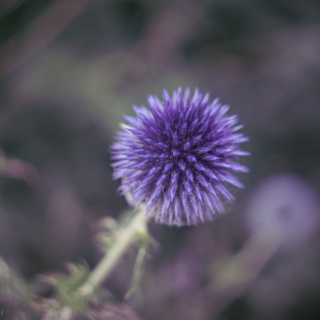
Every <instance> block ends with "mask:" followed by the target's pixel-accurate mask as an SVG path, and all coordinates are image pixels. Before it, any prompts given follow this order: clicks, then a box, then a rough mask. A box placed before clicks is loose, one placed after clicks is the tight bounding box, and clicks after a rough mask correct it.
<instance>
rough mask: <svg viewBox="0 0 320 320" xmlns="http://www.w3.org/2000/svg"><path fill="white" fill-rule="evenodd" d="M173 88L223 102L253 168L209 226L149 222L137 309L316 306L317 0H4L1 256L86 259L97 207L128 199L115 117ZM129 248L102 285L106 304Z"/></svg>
mask: <svg viewBox="0 0 320 320" xmlns="http://www.w3.org/2000/svg"><path fill="white" fill-rule="evenodd" d="M179 85H181V86H182V88H183V89H184V88H185V87H186V86H189V87H190V89H191V90H192V91H193V90H194V88H195V87H199V89H200V91H202V92H206V91H208V92H210V93H211V97H212V98H215V97H216V96H219V97H220V98H221V101H222V102H223V103H228V104H230V106H231V111H230V114H238V116H239V119H240V123H243V124H244V125H245V128H244V129H243V132H244V133H245V134H246V135H247V136H249V137H250V142H249V143H246V144H245V145H244V146H243V149H244V150H248V151H250V152H251V154H252V156H251V157H248V158H246V159H244V160H241V162H242V163H243V164H245V165H247V166H249V167H250V173H249V174H246V175H243V176H240V177H239V178H240V180H241V181H242V182H243V183H244V184H245V185H246V188H245V189H244V190H240V191H237V190H233V191H234V194H235V196H236V198H237V200H236V202H235V204H234V205H233V206H230V209H229V212H228V214H227V215H223V216H222V217H219V218H217V219H216V220H215V221H214V222H213V223H206V224H204V225H200V226H197V227H189V228H180V229H178V228H168V227H166V226H161V225H156V224H154V223H152V224H151V226H150V232H151V234H152V236H153V237H154V238H155V240H156V241H157V242H158V243H159V247H158V248H157V249H154V250H152V251H151V254H150V258H149V259H148V261H147V263H146V267H145V272H144V276H143V281H142V285H141V290H140V291H139V293H138V294H137V295H136V297H135V299H134V301H130V303H131V305H132V308H134V312H135V313H136V314H137V317H139V318H141V319H143V320H151V319H152V320H160V319H168V320H171V319H172V320H174V319H177V320H179V319H184V320H189V319H190V320H194V319H197V320H209V319H216V320H241V319H252V320H256V319H258V320H264V319H266V320H269V319H272V320H277V319H281V320H287V319H288V320H300V319H301V320H302V319H303V320H305V319H308V320H309V319H311V320H312V319H320V224H319V219H318V216H319V214H320V207H319V203H318V197H319V193H320V107H319V104H320V2H319V1H318V0H304V1H299V0H291V1H289V0H162V1H161V0H154V1H147V0H1V1H0V148H1V149H0V150H1V152H0V174H1V177H0V254H1V256H2V257H3V258H4V259H5V260H6V261H7V262H8V263H9V264H10V265H11V266H13V267H14V268H16V269H17V270H20V273H21V275H22V276H23V277H24V278H25V279H26V280H27V281H28V282H30V283H32V281H34V280H35V279H36V278H37V275H38V274H39V273H43V272H52V271H57V270H64V269H65V262H66V261H69V262H70V261H71V262H80V261H84V260H85V261H86V262H87V263H88V264H89V266H90V267H93V266H94V265H95V264H96V263H97V261H98V260H99V258H100V257H101V254H100V253H99V252H98V251H97V250H96V248H95V246H94V243H93V237H94V235H95V233H96V229H97V221H98V219H99V218H102V217H105V216H112V217H118V216H119V215H120V214H121V212H123V210H125V209H126V208H127V204H126V201H125V199H124V198H123V197H120V196H119V195H117V193H116V189H117V187H118V186H119V181H112V169H111V167H110V149H109V146H110V144H111V143H112V141H113V136H114V133H115V131H116V130H117V129H118V124H119V122H120V121H121V120H122V115H123V114H129V115H133V111H132V108H131V106H132V104H137V105H140V104H146V95H148V94H149V93H151V94H155V95H161V92H162V89H163V88H166V89H167V90H168V91H170V92H172V90H176V89H177V87H178V86H179ZM135 254H136V251H135V249H132V251H130V252H129V253H128V254H127V255H126V256H125V257H124V259H123V261H122V262H121V263H120V264H119V266H118V267H117V269H116V270H115V271H114V272H113V274H112V277H111V278H110V279H109V280H108V282H107V284H106V285H107V287H108V289H109V290H110V291H111V292H112V294H113V295H114V299H115V301H118V302H121V301H122V299H123V296H124V294H125V292H126V289H127V288H128V286H129V284H130V279H131V274H132V266H133V263H134V259H135ZM0 298H1V295H0ZM1 306H3V307H1ZM6 308H7V307H6V305H5V304H4V302H1V299H0V309H3V310H4V311H5V312H6ZM7 312H8V313H7V314H10V312H9V311H7ZM4 315H5V314H4ZM8 319H9V317H8Z"/></svg>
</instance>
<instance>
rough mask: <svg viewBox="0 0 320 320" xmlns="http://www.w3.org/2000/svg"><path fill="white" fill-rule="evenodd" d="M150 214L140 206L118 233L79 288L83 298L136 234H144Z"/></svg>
mask: <svg viewBox="0 0 320 320" xmlns="http://www.w3.org/2000/svg"><path fill="white" fill-rule="evenodd" d="M151 216H152V215H151V214H148V215H146V207H145V206H144V205H141V206H140V208H139V209H138V211H137V213H136V214H135V216H134V217H133V218H132V220H131V221H130V222H129V224H128V225H127V226H126V227H124V228H123V229H122V230H120V231H119V233H118V235H117V238H116V240H115V242H114V244H113V246H112V247H111V248H110V250H108V252H107V253H106V254H105V256H104V257H103V258H102V260H101V261H100V262H99V263H98V264H97V266H96V267H95V268H94V269H93V270H92V271H91V273H90V274H89V276H88V279H87V280H86V282H85V283H84V284H83V285H82V286H81V287H80V289H79V292H80V294H81V295H83V296H89V295H91V294H92V293H93V291H94V290H95V289H96V288H97V287H98V286H99V284H101V283H102V282H103V281H104V280H105V279H106V278H107V277H108V276H109V275H110V273H111V271H112V270H113V268H114V267H115V266H116V264H117V263H118V262H119V260H120V258H121V257H122V255H123V254H124V253H125V252H126V251H127V249H128V248H129V247H130V246H131V244H132V241H133V239H134V238H135V236H136V235H137V233H138V232H140V231H142V232H145V230H146V227H147V224H148V221H149V220H150V218H151Z"/></svg>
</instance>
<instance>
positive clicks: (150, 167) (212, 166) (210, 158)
mask: <svg viewBox="0 0 320 320" xmlns="http://www.w3.org/2000/svg"><path fill="white" fill-rule="evenodd" d="M209 99H210V96H209V94H208V93H207V94H205V95H204V96H203V95H202V93H200V92H199V91H198V89H196V90H195V93H194V95H193V98H192V99H191V100H190V91H189V88H187V89H186V91H185V93H184V96H183V95H182V91H181V88H179V89H178V90H177V91H174V92H173V96H172V98H171V97H170V96H169V94H168V93H167V91H165V90H163V102H161V101H160V100H159V99H158V97H156V96H152V95H149V96H148V97H147V100H148V105H149V109H148V108H146V107H145V106H141V107H140V108H139V107H137V106H133V109H134V111H135V113H136V114H137V117H129V116H124V119H125V120H126V121H127V122H128V123H129V125H127V124H123V123H122V124H121V125H120V126H121V128H122V131H120V132H118V136H117V140H118V141H117V142H116V143H114V144H113V145H112V146H111V148H112V150H113V151H112V153H113V156H112V159H114V160H116V162H115V163H113V164H112V166H113V167H114V168H115V171H114V179H118V178H123V180H122V185H121V186H120V192H121V193H122V194H125V193H127V192H128V193H130V194H131V196H132V203H131V204H132V205H135V206H136V207H137V206H139V205H140V204H141V203H145V204H146V206H147V209H146V210H147V214H153V215H154V216H155V220H156V221H157V222H160V223H166V224H168V225H177V226H183V225H195V224H197V223H198V222H200V221H201V222H204V221H205V220H212V219H213V217H214V215H215V214H216V213H217V212H218V213H221V212H223V211H224V208H223V204H222V200H221V199H222V198H225V199H226V200H228V201H232V200H234V197H233V195H232V194H231V193H230V192H229V191H228V189H227V188H226V187H225V185H226V184H231V185H233V186H236V187H239V188H243V185H242V184H241V183H240V182H239V181H238V180H237V179H236V177H235V176H233V175H232V173H238V172H247V171H248V169H247V167H245V166H243V165H240V164H238V163H237V162H235V161H236V160H237V159H238V158H239V157H240V156H247V155H249V153H248V152H245V151H241V150H240V149H239V145H240V144H241V143H242V142H245V141H248V138H247V137H245V136H244V135H243V134H239V133H235V132H236V131H238V130H239V129H241V128H242V125H238V126H236V123H237V121H238V120H237V116H236V115H234V116H231V117H229V116H227V115H226V113H227V111H228V109H229V107H228V106H227V105H221V104H220V103H219V100H218V99H215V100H214V101H213V102H211V103H209Z"/></svg>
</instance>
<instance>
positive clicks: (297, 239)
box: [247, 174, 320, 246]
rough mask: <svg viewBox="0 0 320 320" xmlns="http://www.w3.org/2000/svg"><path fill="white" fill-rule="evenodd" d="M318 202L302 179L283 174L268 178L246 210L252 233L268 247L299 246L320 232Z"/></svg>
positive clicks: (252, 196) (250, 200)
mask: <svg viewBox="0 0 320 320" xmlns="http://www.w3.org/2000/svg"><path fill="white" fill-rule="evenodd" d="M319 209H320V207H319V200H318V197H317V195H316V193H315V191H314V190H313V189H312V187H311V186H310V185H309V184H307V183H306V182H305V181H304V180H303V179H301V178H300V177H299V176H296V175H293V174H281V175H276V176H272V177H269V178H267V179H266V180H265V181H263V182H262V183H261V184H260V185H259V186H258V188H256V190H255V191H254V192H253V193H252V195H251V197H250V199H249V202H248V207H247V216H248V223H249V225H250V226H251V229H252V230H253V231H254V232H255V233H256V234H258V235H260V236H261V237H263V238H265V239H266V241H268V242H269V243H270V242H271V241H277V242H279V243H281V244H283V245H289V246H293V245H298V244H303V243H304V242H306V241H307V240H308V239H309V238H310V237H311V236H312V235H313V234H314V233H315V231H316V230H317V228H318V222H319Z"/></svg>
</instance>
